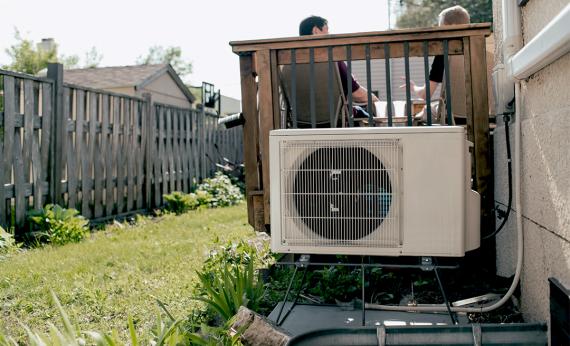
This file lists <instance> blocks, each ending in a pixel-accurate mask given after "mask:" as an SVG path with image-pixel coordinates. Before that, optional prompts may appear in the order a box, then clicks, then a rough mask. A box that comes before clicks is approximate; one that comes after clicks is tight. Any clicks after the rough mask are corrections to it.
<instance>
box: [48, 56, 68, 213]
mask: <svg viewBox="0 0 570 346" xmlns="http://www.w3.org/2000/svg"><path fill="white" fill-rule="evenodd" d="M47 76H48V78H49V79H50V80H51V81H52V82H53V102H54V103H53V118H52V125H51V128H52V137H51V138H52V141H51V143H50V155H49V157H50V158H51V159H50V160H49V164H50V169H49V172H50V201H51V202H52V203H59V204H63V202H64V201H63V194H62V191H61V180H62V176H63V174H64V167H65V161H66V160H65V154H66V153H67V150H66V143H65V142H66V125H67V119H66V118H65V114H64V110H63V107H64V100H63V93H64V89H65V88H64V86H63V65H62V64H51V63H50V64H48V71H47Z"/></svg>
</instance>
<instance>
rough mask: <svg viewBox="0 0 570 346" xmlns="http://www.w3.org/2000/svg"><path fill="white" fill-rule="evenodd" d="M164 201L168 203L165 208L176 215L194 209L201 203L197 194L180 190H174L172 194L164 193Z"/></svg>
mask: <svg viewBox="0 0 570 346" xmlns="http://www.w3.org/2000/svg"><path fill="white" fill-rule="evenodd" d="M164 202H165V203H166V206H165V209H166V210H167V211H169V212H171V213H175V214H176V215H180V214H184V213H185V212H187V211H189V210H194V209H196V208H198V206H199V205H200V204H199V203H198V200H197V198H195V196H192V194H186V193H183V192H180V191H174V192H173V193H171V194H168V195H164Z"/></svg>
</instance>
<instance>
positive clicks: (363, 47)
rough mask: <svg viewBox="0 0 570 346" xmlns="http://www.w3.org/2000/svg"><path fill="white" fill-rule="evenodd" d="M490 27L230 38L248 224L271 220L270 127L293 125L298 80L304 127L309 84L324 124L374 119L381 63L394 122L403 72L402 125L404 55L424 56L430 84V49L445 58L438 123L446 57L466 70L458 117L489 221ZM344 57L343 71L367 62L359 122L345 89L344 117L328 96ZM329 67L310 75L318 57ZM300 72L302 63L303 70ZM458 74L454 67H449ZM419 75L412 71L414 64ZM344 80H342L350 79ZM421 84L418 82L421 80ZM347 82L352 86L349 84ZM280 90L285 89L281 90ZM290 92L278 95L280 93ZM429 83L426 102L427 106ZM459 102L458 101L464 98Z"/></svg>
mask: <svg viewBox="0 0 570 346" xmlns="http://www.w3.org/2000/svg"><path fill="white" fill-rule="evenodd" d="M490 33H491V31H490V25H489V24H471V25H456V26H446V27H438V28H425V29H407V30H394V31H387V32H367V33H355V34H340V35H321V36H303V37H293V38H277V39H264V40H252V41H237V42H230V45H231V46H232V49H233V51H234V53H236V54H238V55H239V59H240V70H241V91H242V112H243V115H244V117H245V125H244V161H245V167H246V188H247V202H248V219H249V223H250V224H251V225H253V226H254V227H255V228H256V229H258V230H260V229H263V228H264V226H265V225H269V224H270V215H269V210H270V209H269V196H270V193H269V186H270V179H271V177H270V176H269V132H270V131H271V130H273V129H278V128H289V127H297V126H298V125H299V124H298V116H299V114H297V113H298V112H297V96H298V91H297V87H298V86H299V83H300V82H299V81H300V80H301V79H303V80H306V79H307V78H308V80H309V88H308V89H309V93H310V97H309V103H310V114H305V117H307V116H309V117H310V123H309V126H310V127H315V126H316V125H317V124H316V121H315V118H316V115H315V104H316V101H317V100H315V90H316V89H317V88H327V90H328V103H329V112H330V119H331V121H330V123H329V125H330V126H357V125H360V126H362V125H363V124H365V125H366V126H376V125H377V123H378V122H377V121H375V119H373V118H372V112H371V111H370V110H372V109H373V107H372V94H371V93H372V91H373V90H372V89H373V88H374V86H373V83H372V82H373V80H374V77H373V76H372V73H373V72H374V71H373V68H372V67H371V66H372V64H373V63H374V64H376V66H379V65H380V66H383V67H384V70H383V71H382V74H383V76H382V77H383V78H384V80H385V86H382V88H379V89H382V92H381V93H380V95H378V96H379V98H380V100H383V101H385V102H386V103H387V104H388V105H389V106H388V107H386V114H385V116H386V118H385V119H384V120H385V121H383V122H381V123H379V124H382V125H384V126H394V125H395V120H396V119H397V118H396V116H397V115H402V114H393V113H394V111H393V107H391V106H390V105H391V104H393V102H392V101H394V100H393V95H394V94H395V90H394V85H396V82H397V81H398V80H400V77H403V80H405V100H403V101H405V103H406V107H405V111H404V114H403V115H402V116H404V117H405V119H406V121H404V124H405V125H408V126H411V125H416V124H417V122H416V121H415V120H416V118H415V117H414V113H415V111H414V107H412V105H413V104H414V99H413V98H412V94H413V92H412V88H411V82H410V81H411V75H412V71H411V70H410V60H411V59H416V60H417V59H423V64H421V65H422V69H423V71H422V73H421V75H422V77H423V83H425V84H426V86H427V87H428V88H429V84H430V83H429V80H428V78H429V74H428V73H429V72H428V71H429V65H430V60H431V59H432V58H433V57H434V56H438V55H441V56H443V58H444V66H445V68H444V70H445V73H444V76H445V77H444V82H443V86H444V87H443V88H444V89H445V91H444V92H443V93H442V94H443V95H445V97H444V100H443V102H442V103H443V104H445V107H440V110H439V111H440V112H442V109H445V111H443V114H442V117H443V119H442V120H441V123H442V124H452V123H454V115H453V114H454V110H453V109H452V105H456V104H457V103H456V102H453V100H452V99H453V97H454V96H453V95H454V92H455V93H457V90H453V89H454V86H453V83H452V82H451V78H452V76H453V74H454V70H453V69H451V68H450V65H451V64H450V59H451V57H454V58H453V59H457V58H458V57H459V58H460V60H461V61H462V65H463V70H462V71H461V72H459V73H463V74H464V76H461V77H462V78H464V91H462V92H461V93H462V94H464V103H465V109H464V110H463V111H464V113H465V114H464V118H465V126H466V131H467V136H468V139H469V140H470V141H471V142H473V144H474V146H473V148H472V162H473V171H472V175H473V188H474V189H476V190H477V191H478V192H479V193H480V194H481V196H482V227H488V226H489V225H492V217H491V211H492V201H493V190H492V186H493V184H492V181H491V179H492V172H491V159H492V158H491V150H490V140H489V106H488V88H487V62H486V40H485V38H486V36H489V35H490ZM398 59H400V60H401V59H403V76H398V75H394V70H393V65H394V64H395V62H396V61H397V60H398ZM338 61H344V62H345V63H346V66H347V70H348V76H350V74H351V73H352V72H353V70H354V66H355V65H356V64H361V65H362V64H363V63H364V64H365V69H364V71H365V74H364V75H361V76H359V77H360V78H359V80H360V82H361V85H362V86H363V87H365V88H367V90H368V97H367V102H365V106H367V109H368V110H369V113H370V118H369V119H364V122H363V121H358V119H355V118H354V117H353V113H352V111H351V110H352V106H353V100H352V95H351V93H348V95H346V103H347V105H346V108H347V110H349V111H348V112H347V117H346V119H344V120H342V121H336V120H334V119H335V114H334V113H335V100H334V97H333V96H332V95H333V94H334V91H333V86H332V84H333V78H332V73H334V71H335V68H334V64H335V63H336V62H338ZM319 63H320V64H321V66H322V64H325V65H326V66H328V70H329V74H328V79H327V83H326V84H327V85H326V86H324V85H317V83H316V82H315V80H314V76H315V73H314V70H315V66H316V64H319ZM303 64H305V66H307V65H306V64H308V66H309V69H308V71H309V73H308V76H307V75H299V73H298V72H297V70H299V67H300V66H302V65H303ZM284 66H289V67H288V69H289V71H290V76H291V77H290V81H289V85H287V86H285V85H284V84H283V81H282V80H280V79H281V76H282V71H283V67H284ZM305 71H306V69H305ZM455 73H458V72H455ZM416 75H417V71H416ZM349 83H350V81H349V80H347V84H348V85H349V86H350V84H349ZM423 83H420V84H423ZM349 88H350V87H349ZM285 89H286V90H285ZM286 94H288V95H293V96H292V97H288V98H287V100H286V102H284V98H286V97H284V95H286ZM432 101H433V100H431V99H430V92H429V89H428V92H427V95H426V100H425V104H427V105H430V104H431V103H432ZM462 106H463V105H462ZM425 112H426V116H425V117H424V119H423V121H422V125H427V126H431V125H434V121H433V119H434V116H435V115H434V114H432V108H431V107H426V111H425Z"/></svg>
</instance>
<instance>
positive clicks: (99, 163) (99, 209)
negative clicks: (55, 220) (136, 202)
mask: <svg viewBox="0 0 570 346" xmlns="http://www.w3.org/2000/svg"><path fill="white" fill-rule="evenodd" d="M105 96H106V95H105ZM102 97H103V96H102V95H100V94H95V97H94V99H95V100H96V106H97V107H96V108H95V113H94V114H92V115H91V121H90V122H89V125H90V126H89V132H90V133H91V134H90V137H91V140H90V142H91V148H90V149H91V152H92V153H93V184H94V190H95V191H94V193H93V204H94V207H93V214H94V216H93V217H101V216H103V181H104V180H105V174H104V173H105V170H104V169H105V168H104V166H103V157H104V156H105V150H106V147H104V146H103V125H102V117H103V114H102V113H103V102H104V101H103V99H102ZM99 124H101V132H100V133H97V127H98V126H97V125H99Z"/></svg>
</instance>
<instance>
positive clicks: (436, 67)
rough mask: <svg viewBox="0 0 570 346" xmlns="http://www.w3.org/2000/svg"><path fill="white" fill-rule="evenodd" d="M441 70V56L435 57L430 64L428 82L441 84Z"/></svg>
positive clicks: (442, 68) (442, 66)
mask: <svg viewBox="0 0 570 346" xmlns="http://www.w3.org/2000/svg"><path fill="white" fill-rule="evenodd" d="M443 70H444V65H443V55H437V56H436V57H435V58H434V59H433V62H432V63H431V69H430V71H429V80H430V81H432V82H436V83H441V82H442V81H443Z"/></svg>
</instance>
